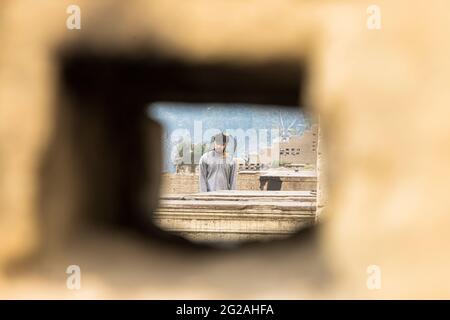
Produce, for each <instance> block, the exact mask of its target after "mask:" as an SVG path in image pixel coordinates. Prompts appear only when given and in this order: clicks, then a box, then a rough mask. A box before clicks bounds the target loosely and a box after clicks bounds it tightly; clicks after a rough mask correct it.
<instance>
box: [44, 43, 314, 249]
mask: <svg viewBox="0 0 450 320" xmlns="http://www.w3.org/2000/svg"><path fill="white" fill-rule="evenodd" d="M61 78H62V79H61V80H62V82H61V83H62V84H63V85H62V88H61V97H60V99H61V104H60V105H61V107H60V108H59V110H58V114H57V117H58V121H57V124H58V125H57V128H56V132H57V134H56V135H55V137H56V138H55V139H54V142H53V144H52V145H51V148H50V150H49V153H48V157H47V158H46V161H47V162H46V165H47V166H45V167H46V168H47V171H46V174H47V175H48V176H50V177H55V179H54V180H52V179H47V180H46V181H47V182H46V184H45V185H44V186H43V188H42V195H43V196H42V199H43V206H44V207H46V208H51V207H52V201H54V200H55V197H54V195H55V194H57V193H58V190H59V188H58V183H56V182H57V177H59V176H69V177H70V179H68V180H66V181H65V183H66V184H69V185H70V184H71V185H72V187H73V188H72V189H70V190H71V192H72V193H71V194H69V193H68V192H66V193H65V196H66V197H68V198H71V201H70V204H71V205H72V207H71V208H70V209H69V208H66V210H67V211H70V212H73V217H72V218H73V219H74V220H75V221H76V222H77V223H84V224H98V225H104V224H105V223H107V224H109V225H115V226H125V227H131V228H134V229H136V230H140V231H143V232H144V233H145V234H146V235H147V236H149V237H163V238H165V239H166V238H168V239H174V238H173V237H167V235H166V234H165V231H167V229H169V230H168V231H171V232H174V234H175V235H176V238H178V236H179V235H182V236H186V232H183V230H181V232H178V231H180V230H179V229H177V228H178V226H179V224H180V223H181V222H180V221H176V219H175V220H174V219H172V220H171V222H170V221H169V220H170V219H169V218H170V217H169V218H167V217H166V218H167V219H166V222H167V221H169V224H171V223H172V226H174V228H166V229H164V228H163V232H161V228H159V227H160V223H159V224H158V223H157V225H156V226H155V224H154V221H155V219H153V218H155V216H157V215H158V214H159V216H158V217H156V218H160V219H159V220H158V221H159V222H161V221H162V220H161V219H162V218H161V210H160V209H161V202H160V197H162V196H166V195H168V196H169V197H172V198H170V199H165V200H168V201H175V202H176V201H182V200H180V199H178V198H179V197H180V195H181V196H182V197H184V199H187V198H189V197H191V198H192V197H194V198H195V197H197V196H198V195H197V196H196V195H192V194H193V193H192V192H190V191H191V190H188V191H189V192H187V193H186V194H185V193H184V191H183V190H178V191H177V190H174V189H173V191H174V192H165V191H164V188H165V186H167V178H165V177H164V175H165V174H167V173H170V174H175V175H176V174H180V175H182V174H183V172H185V173H186V172H187V173H189V170H191V171H192V172H191V173H192V174H195V172H196V168H195V163H194V166H189V165H188V166H179V167H178V168H173V167H172V168H171V169H170V170H172V171H170V170H168V166H169V163H168V162H167V161H166V160H167V157H168V156H169V154H170V152H171V151H170V150H169V148H172V147H173V146H172V145H170V144H168V142H169V140H168V138H169V137H168V136H167V131H168V130H167V128H165V127H164V125H165V123H166V124H167V123H169V122H170V121H168V120H171V118H170V117H173V116H175V118H176V117H179V116H180V115H182V114H183V112H185V111H186V110H188V109H189V110H192V115H195V114H199V113H201V112H203V111H202V110H205V109H208V108H213V109H214V110H215V111H218V110H219V111H220V110H221V111H220V112H219V113H218V114H216V117H217V118H221V120H223V121H217V123H216V124H214V126H216V127H218V128H216V129H220V130H225V131H226V129H228V130H231V129H244V127H245V128H246V129H251V128H254V129H255V130H264V129H267V128H268V126H269V122H271V123H272V122H274V123H275V122H280V117H281V119H282V120H283V121H286V124H284V123H283V125H285V126H287V127H289V125H290V123H289V121H291V120H293V118H295V117H296V116H292V115H294V114H297V116H298V117H299V118H302V119H305V118H306V114H304V113H302V112H301V111H299V110H300V108H299V107H298V105H299V104H300V105H302V104H303V97H302V95H301V93H302V90H303V83H304V80H305V79H304V78H305V72H304V68H303V67H302V65H301V64H299V63H298V62H297V61H266V62H255V63H249V62H246V63H231V62H225V61H214V62H211V61H209V62H192V61H190V62H189V61H186V60H183V59H175V58H170V57H164V56H155V55H154V54H143V53H141V54H136V55H121V54H111V53H104V54H102V53H98V52H90V51H89V50H83V51H70V52H68V53H65V54H64V55H63V56H62V73H61ZM233 108H234V110H233ZM155 110H159V112H160V114H159V115H157V114H156V115H155V114H154V113H152V112H154V111H155ZM183 110H184V111H183ZM251 110H253V111H251ZM164 112H168V113H167V114H166V116H168V117H165V116H164ZM221 112H222V114H221ZM239 112H241V115H240V116H237V115H238V114H239ZM252 112H253V113H254V114H255V115H252ZM271 114H273V117H271V116H270V115H271ZM280 115H281V116H280ZM286 115H287V117H288V119H284V117H285V116H286ZM209 116H211V114H210V115H209ZM248 116H252V117H255V121H256V122H255V123H257V122H258V121H260V123H262V125H255V124H254V123H251V124H246V125H243V124H244V123H245V121H244V119H245V118H246V117H248ZM233 117H235V119H236V120H235V122H236V124H233V121H232V118H233ZM239 117H240V118H241V119H238V118H239ZM291 118H292V119H291ZM172 120H174V121H175V122H176V121H177V120H176V119H172ZM202 121H205V123H209V121H210V120H208V119H207V116H206V118H202ZM227 121H228V122H227ZM230 121H231V122H230ZM191 124H192V123H190V124H188V127H189V126H190V125H191ZM225 124H226V126H224V125H225ZM241 124H242V125H241ZM241 127H242V128H241ZM300 127H301V128H302V129H301V130H304V132H309V131H308V130H309V129H312V130H313V131H314V130H316V129H317V127H316V126H315V124H314V123H313V122H312V121H311V122H307V123H306V122H304V123H301V124H300V126H299V128H300ZM186 129H188V128H186ZM285 129H286V128H285ZM291 129H294V128H291ZM306 129H308V130H306ZM291 131H292V132H289V131H286V132H282V133H281V134H280V138H279V139H280V140H279V143H280V151H278V152H277V153H276V154H272V155H271V157H272V158H274V157H275V160H273V159H271V162H270V164H269V165H268V163H266V162H264V161H260V160H258V159H250V158H251V154H250V153H251V152H248V154H247V155H245V152H244V156H248V158H249V159H247V161H245V160H244V161H243V162H242V159H241V160H239V161H240V162H239V163H238V171H240V172H241V176H242V177H244V175H245V174H246V173H245V172H246V171H247V172H250V173H247V174H248V175H249V176H252V175H253V178H248V180H249V181H250V182H248V185H253V187H252V188H253V190H252V189H251V188H249V187H248V188H247V189H249V190H245V188H244V189H242V191H247V192H253V193H252V194H250V193H249V194H248V195H247V197H246V198H247V200H245V201H248V200H249V199H248V198H249V197H256V198H259V199H261V200H264V199H262V198H265V195H267V194H268V192H272V193H273V194H276V193H277V192H278V193H280V192H287V191H288V190H282V189H283V188H284V186H285V185H286V183H284V182H283V179H284V180H292V177H290V178H288V179H285V177H280V176H277V175H274V174H272V175H271V174H270V172H266V173H268V174H267V175H265V174H264V176H263V177H261V176H262V175H263V174H262V172H263V171H267V170H268V169H280V168H284V169H285V170H291V169H292V170H293V172H298V171H299V168H300V169H306V168H307V165H309V164H308V163H296V161H297V160H296V158H295V157H296V155H291V154H289V153H288V149H289V148H297V146H298V144H299V143H300V144H301V143H302V142H301V141H297V140H295V139H292V141H289V143H287V144H285V145H283V143H285V142H286V141H283V139H284V138H283V137H284V135H285V136H286V137H287V135H288V136H289V137H291V136H295V134H293V133H295V131H293V130H291ZM192 134H193V135H194V133H193V132H192ZM209 134H210V133H206V135H205V132H202V138H201V139H202V143H203V142H205V141H203V137H206V138H205V139H209V138H208V135H209ZM311 136H317V135H316V134H315V133H312V134H311ZM286 137H285V138H286ZM300 140H301V139H300ZM273 142H274V139H273V137H272V138H271V137H270V135H269V137H268V139H267V143H268V145H269V146H271V144H273ZM313 143H315V142H313ZM290 144H293V146H292V147H291V146H290ZM244 145H245V146H246V148H247V150H250V149H251V147H252V146H251V144H250V142H249V141H247V142H246V143H245V144H244ZM244 149H245V148H244ZM281 150H285V152H282V151H281ZM203 151H205V150H204V149H201V153H203ZM259 151H260V150H259V149H258V148H257V150H256V154H258V153H259ZM64 152H66V153H67V154H66V157H67V158H68V163H66V164H65V166H63V167H59V166H55V163H57V162H58V161H60V159H61V153H64ZM239 152H240V151H239V150H237V153H239ZM240 156H242V154H237V157H236V158H239V157H240ZM62 158H64V157H62ZM274 161H275V163H274ZM300 162H301V161H300ZM311 163H314V161H312V160H311ZM58 170H63V172H59V171H58ZM173 170H175V171H173ZM177 170H178V173H177ZM292 170H291V171H292ZM255 172H257V174H255ZM257 175H259V177H258V179H256V178H255V177H256V176H257ZM176 179H178V178H176ZM189 179H190V178H188V181H186V182H185V183H182V185H183V187H186V186H188V185H189V186H190V187H192V191H193V190H194V189H195V188H196V185H195V182H192V181H189ZM252 179H253V180H252ZM49 181H50V182H49ZM308 181H309V186H310V187H309V189H311V190H310V191H312V193H314V192H313V191H314V190H313V189H314V188H313V187H314V186H315V182H314V181H313V174H311V176H310V177H309V180H308ZM239 183H240V184H241V185H244V184H245V183H243V182H239ZM239 183H238V185H239ZM292 188H293V189H294V190H300V189H301V188H300V187H299V186H297V187H292ZM171 190H172V189H171ZM261 192H262V193H265V195H264V196H261V195H260V194H256V193H261ZM201 196H206V197H207V198H208V197H210V196H211V194H206V195H205V194H203V195H201ZM222 196H223V195H217V196H216V198H217V197H222ZM278 196H279V195H278ZM303 198H304V197H303ZM310 199H311V197H309V199H308V201H300V202H302V203H303V202H304V203H306V204H307V205H308V206H309V208H310V211H312V210H315V208H313V207H314V206H313V205H311V201H309V200H310ZM210 200H211V199H205V200H198V201H210ZM253 200H254V199H253ZM294 200H295V199H294ZM297 200H298V199H297ZM193 201H197V200H195V199H193ZM240 202H241V201H239V199H238V200H234V204H236V203H240ZM306 204H305V206H306ZM182 206H183V205H181V209H180V210H178V209H175V210H173V211H172V212H173V213H175V214H176V215H178V217H180V214H181V212H182V210H183V207H182ZM244 206H245V205H244ZM233 210H234V209H233ZM43 211H44V212H48V214H47V215H48V217H46V218H47V219H51V210H43ZM195 211H196V212H197V213H198V210H197V209H195ZM254 211H255V210H254ZM256 211H257V209H256ZM269 211H270V210H269ZM275 211H276V210H275ZM177 212H178V213H177ZM211 212H212V211H211ZM211 212H208V210H206V211H204V213H205V215H204V217H206V216H208V215H209V216H210V217H211ZM194 213H195V212H194ZM269 215H270V212H269ZM219 216H220V215H219ZM244 217H245V219H246V220H247V222H248V220H249V218H250V217H251V214H249V215H246V216H244ZM163 218H164V217H163ZM245 219H244V220H245ZM181 220H182V219H181ZM194 220H195V217H194ZM196 220H199V219H196ZM212 220H214V219H212ZM212 220H211V219H210V221H209V222H208V221H207V217H206V220H204V221H203V222H205V223H206V224H201V225H199V228H203V231H205V230H206V231H208V230H207V229H208V228H210V227H211V226H212V225H214V223H215V222H214V221H212ZM225 220H226V219H225ZM211 221H212V222H211ZM229 221H230V220H228V222H229ZM279 221H281V220H276V217H275V220H272V223H273V222H276V223H275V224H279V223H278V222H279ZM244 222H245V221H244ZM250 222H251V221H250ZM291 222H292V221H291ZM291 222H289V223H291ZM221 223H222V222H220V221H218V222H217V223H216V225H218V229H216V230H212V229H211V230H210V231H214V232H215V233H216V236H217V231H218V233H219V236H218V237H214V235H213V233H214V232H210V233H208V232H205V234H203V235H201V234H198V235H195V236H193V237H189V236H187V238H190V239H193V240H194V241H195V240H198V241H200V242H202V241H207V242H208V241H210V242H211V241H212V242H216V241H222V240H226V241H228V240H231V241H234V240H255V239H260V238H261V236H260V235H257V236H256V237H251V236H248V235H246V232H245V226H244V229H242V230H241V231H239V230H237V231H239V232H240V235H239V234H238V233H239V232H237V233H236V237H234V238H233V237H228V236H229V235H230V234H228V236H227V235H224V236H220V224H221ZM225 223H227V221H225ZM177 224H178V225H177ZM235 224H236V223H235ZM291 224H292V223H291ZM195 228H196V227H194V229H195ZM258 228H259V229H260V231H261V230H262V229H263V227H262V226H259V227H258V226H257V227H256V228H254V229H253V231H254V234H255V235H256V234H257V231H258V230H257V229H258ZM271 228H272V231H276V230H275V229H276V228H275V229H274V228H273V227H271ZM170 229H172V230H170ZM294 229H295V228H294ZM294 229H293V228H291V229H290V230H291V231H293V230H294ZM200 231H202V230H200ZM194 233H195V230H194V232H193V233H191V234H194ZM260 233H261V232H260ZM274 233H276V232H274ZM281 233H282V232H281ZM224 234H225V233H224ZM268 238H271V237H268Z"/></svg>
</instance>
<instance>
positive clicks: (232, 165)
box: [199, 133, 237, 192]
mask: <svg viewBox="0 0 450 320" xmlns="http://www.w3.org/2000/svg"><path fill="white" fill-rule="evenodd" d="M212 142H213V143H214V148H213V150H210V151H208V152H206V153H205V154H204V155H203V156H202V157H201V158H200V162H199V175H200V192H211V191H218V190H236V180H237V164H236V162H235V161H233V158H232V156H230V155H228V154H227V153H226V147H227V144H228V142H229V136H227V135H225V134H223V133H219V134H216V135H215V136H213V137H212Z"/></svg>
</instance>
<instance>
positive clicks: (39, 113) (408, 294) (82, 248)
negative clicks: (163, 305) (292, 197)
mask: <svg viewBox="0 0 450 320" xmlns="http://www.w3.org/2000/svg"><path fill="white" fill-rule="evenodd" d="M77 2H78V3H79V5H80V6H81V8H82V17H83V20H82V30H81V31H79V32H77V31H68V30H67V29H66V28H65V27H64V26H65V20H66V18H67V14H66V7H67V5H68V4H70V2H68V1H53V0H38V1H35V0H34V1H31V0H28V1H27V0H5V1H2V2H1V4H0V6H1V10H0V41H1V44H2V50H1V51H0V246H1V249H0V266H1V276H0V282H1V285H0V288H1V289H0V296H1V297H8V298H10V297H27V298H33V297H35V298H36V297H57V298H76V297H85V298H101V297H122V298H123V297H126V298H131V297H141V298H162V297H164V298H230V297H233V298H316V297H320V298H348V297H350V298H450V283H449V282H450V281H449V278H448V275H447V274H448V270H449V268H450V256H449V255H448V248H449V247H450V235H449V233H448V229H449V227H450V215H449V214H448V213H449V209H448V208H449V207H450V200H449V197H448V190H449V189H450V166H449V165H448V164H449V163H450V149H449V148H448V147H447V146H448V145H449V142H450V131H449V128H450V124H449V119H450V117H449V108H448V105H449V103H450V92H449V91H448V90H447V87H448V83H449V74H450V63H449V59H448V57H449V56H450V43H449V42H448V37H449V35H450V20H449V19H448V12H449V10H450V4H449V3H448V2H447V1H440V0H434V1H427V2H425V1H405V0H401V1H381V0H380V1H377V3H378V5H379V6H380V8H381V13H382V29H381V30H368V29H367V27H366V22H367V17H368V15H367V13H366V9H367V8H368V6H369V5H370V4H372V2H369V1H352V0H347V1H270V0H268V1H260V0H258V1H256V0H254V1H247V2H238V1H228V0H219V1H215V2H211V1H207V0H195V1H189V2H188V1H174V0H164V1H163V0H160V1H143V0H141V1H139V0H137V1H129V2H127V4H126V5H125V4H124V3H123V2H122V1H114V0H110V1H106V0H104V1H95V2H94V1H81V0H80V1H77ZM69 43H70V44H72V45H74V46H78V45H80V44H81V43H84V44H89V45H90V46H92V47H94V48H96V49H98V50H99V51H100V52H114V51H126V52H138V51H139V50H140V49H141V48H142V47H145V46H148V47H152V48H157V50H162V51H166V52H170V53H171V54H174V55H177V56H181V57H185V58H186V59H192V60H195V61H210V60H214V59H223V60H226V61H238V62H246V61H255V60H264V59H268V58H271V57H282V58H292V57H295V58H299V59H300V58H303V59H304V61H307V63H308V66H309V71H310V79H309V80H310V82H309V84H308V96H309V102H310V103H309V105H310V106H311V107H312V108H313V110H314V112H316V113H317V114H318V115H319V116H320V121H321V130H322V133H321V134H322V137H323V147H324V148H325V150H326V156H327V161H326V162H327V170H326V174H327V181H328V184H327V187H328V188H327V198H328V204H327V207H326V209H325V210H324V211H323V212H322V215H321V216H322V218H323V227H322V228H321V229H319V231H317V233H315V234H314V236H313V239H315V240H314V241H312V240H308V241H306V240H305V239H304V238H303V237H299V238H295V239H292V240H291V241H288V242H282V243H272V244H265V245H255V246H254V247H252V248H251V249H249V248H246V249H242V250H239V249H238V250H236V251H234V252H232V253H227V254H226V255H225V254H222V253H221V252H220V251H218V252H214V253H211V254H208V255H200V256H195V253H193V252H192V251H186V250H184V251H183V250H179V248H173V247H170V248H167V247H165V246H163V245H160V244H158V243H153V242H150V243H147V242H145V241H143V240H142V239H140V238H138V239H136V238H134V237H132V236H122V235H118V234H117V233H111V232H108V231H102V232H100V231H96V232H89V231H83V233H80V230H73V225H74V224H73V223H72V222H73V221H76V220H77V214H79V213H81V211H82V210H81V209H80V208H77V206H76V203H77V200H78V198H77V191H76V190H78V189H77V181H78V180H77V179H78V177H79V176H78V174H77V168H75V167H73V166H72V164H71V161H70V159H71V156H70V152H69V151H70V150H65V149H64V146H65V145H66V144H65V143H64V141H62V143H61V148H60V149H58V150H59V151H60V152H59V153H57V155H58V156H57V157H56V158H55V159H57V160H56V162H55V163H54V166H55V167H57V168H60V169H58V170H57V171H56V172H59V174H58V175H56V176H55V177H54V180H52V181H56V182H57V183H56V182H55V183H56V184H55V185H53V187H52V188H50V190H53V192H54V193H52V195H53V199H54V201H52V202H51V205H50V206H49V207H47V208H46V209H45V210H44V209H42V207H41V197H40V195H41V193H40V191H41V189H40V188H41V182H42V179H46V178H45V177H42V175H41V172H42V171H41V170H42V168H41V163H42V158H43V157H45V155H46V153H47V151H48V145H49V143H50V141H51V140H52V139H54V138H55V136H54V135H55V127H56V125H57V123H56V119H57V117H55V114H56V113H57V110H60V109H61V108H62V107H63V105H64V101H65V100H64V98H62V97H60V96H59V95H58V92H59V91H58V81H57V79H56V78H55V75H56V74H57V70H58V67H59V66H58V65H57V64H55V59H54V55H53V53H54V50H55V49H56V48H58V47H60V46H62V45H63V44H69ZM59 99H62V100H59ZM57 101H58V102H57ZM66 116H67V117H69V118H70V115H69V114H67V115H66ZM55 170H56V169H55ZM47 178H48V177H47ZM152 188H153V189H154V190H156V188H159V183H155V185H154V186H153V187H152ZM153 189H152V190H153ZM154 194H155V195H156V193H154ZM43 211H45V212H43ZM50 212H51V214H50ZM46 215H50V217H51V218H50V219H48V220H43V218H42V217H43V216H46ZM67 231H71V232H69V233H71V234H73V233H75V234H77V235H78V236H76V237H75V238H73V239H72V241H70V243H71V246H66V245H65V244H64V243H62V242H61V244H60V245H61V246H62V249H58V251H55V250H57V249H50V248H51V247H46V248H47V249H45V250H43V249H42V246H41V245H42V241H43V239H47V238H48V237H50V236H51V237H53V239H54V240H53V241H52V243H53V244H55V243H60V242H59V241H57V240H58V238H59V237H61V236H62V234H66V233H67ZM308 239H309V238H308ZM144 243H145V244H146V245H145V246H144V245H143V244H144ZM118 247H120V248H122V250H121V251H120V252H119V251H118V250H116V248H118ZM39 248H41V250H39ZM36 252H38V253H39V256H40V257H41V259H40V260H31V261H29V260H27V263H25V262H23V261H24V260H20V261H22V264H20V266H21V268H18V267H11V263H12V262H15V263H17V261H18V260H17V259H18V258H20V259H23V258H24V257H29V254H31V253H36ZM99 253H101V255H99ZM281 256H282V257H283V259H280V257H281ZM33 257H35V256H34V255H33ZM262 257H264V258H262ZM271 257H272V258H273V259H272V258H271ZM238 260H239V264H237V263H236V261H238ZM117 261H121V262H120V263H119V264H118V263H117ZM305 261H307V262H305ZM72 263H77V264H80V265H81V266H82V270H83V272H84V273H83V279H84V282H83V290H80V291H76V292H74V291H70V290H66V289H65V288H63V285H62V284H63V283H65V280H66V278H65V273H64V271H65V269H66V267H67V266H68V265H69V264H72ZM370 265H377V266H379V267H380V268H381V269H380V270H381V271H382V289H380V290H369V289H368V288H367V286H366V281H367V277H368V274H367V267H368V266H370ZM13 266H17V264H13ZM10 268H13V269H14V270H15V273H13V274H11V273H10V272H9V273H6V270H10ZM323 268H325V269H326V270H328V271H329V272H328V273H326V274H328V275H332V276H328V277H325V276H324V274H323V273H321V272H318V271H317V270H322V269H323ZM182 272H184V273H186V274H189V278H188V279H187V278H186V277H182V276H181V273H182ZM236 274H238V275H239V277H236V276H235V275H236ZM174 279H176V280H177V281H173V280H174ZM260 279H265V281H264V282H260V281H259V280H260ZM124 281H125V283H124ZM280 282H282V283H284V284H285V285H284V286H283V287H280V285H279V283H280ZM319 284H320V285H319ZM124 288H127V289H128V290H123V289H124ZM130 288H132V290H130Z"/></svg>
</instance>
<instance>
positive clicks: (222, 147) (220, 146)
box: [214, 142, 226, 153]
mask: <svg viewBox="0 0 450 320" xmlns="http://www.w3.org/2000/svg"><path fill="white" fill-rule="evenodd" d="M225 146H226V145H225V144H219V143H217V142H214V150H216V152H218V153H223V151H224V150H225Z"/></svg>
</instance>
